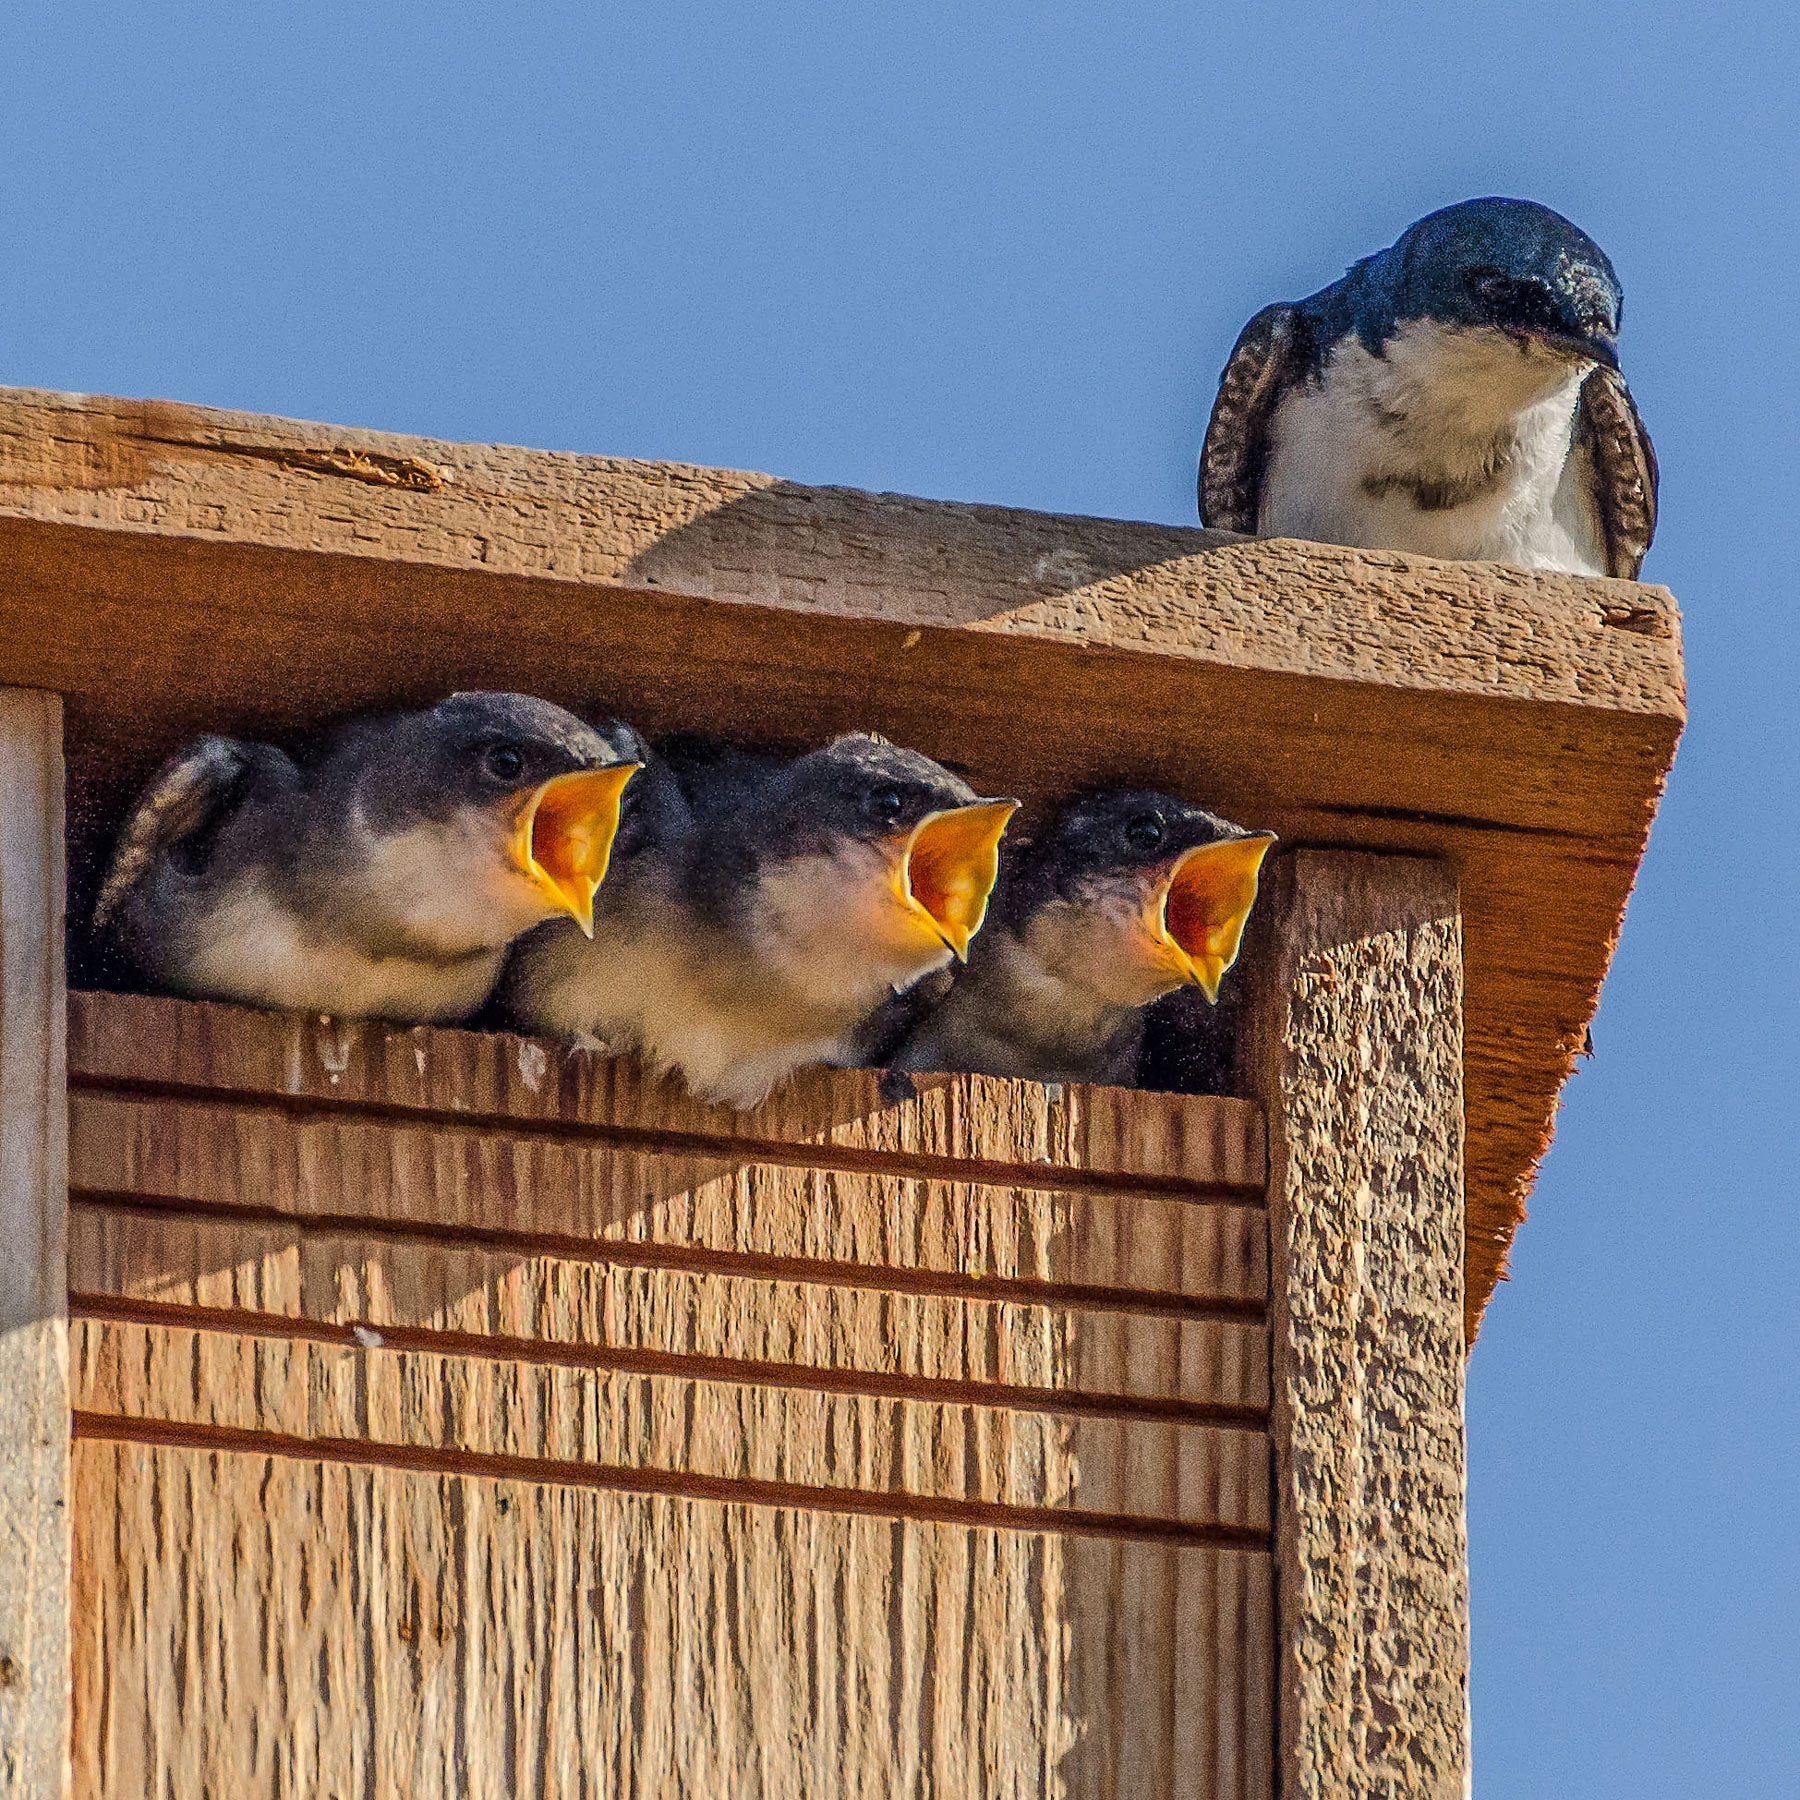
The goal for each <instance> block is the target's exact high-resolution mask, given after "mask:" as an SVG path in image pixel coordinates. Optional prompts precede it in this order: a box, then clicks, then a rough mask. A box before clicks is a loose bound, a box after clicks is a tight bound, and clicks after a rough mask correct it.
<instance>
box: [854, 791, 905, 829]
mask: <svg viewBox="0 0 1800 1800" xmlns="http://www.w3.org/2000/svg"><path fill="white" fill-rule="evenodd" d="M905 810H906V800H905V797H904V796H903V795H902V794H901V792H900V790H899V789H898V788H891V787H883V788H875V789H873V790H872V791H871V792H870V793H869V794H867V795H866V796H865V797H864V799H863V812H864V813H865V815H867V817H869V818H870V819H873V820H874V821H875V823H876V824H877V825H892V824H893V823H894V821H895V820H896V819H898V818H899V817H900V815H901V814H902V813H903V812H904V811H905Z"/></svg>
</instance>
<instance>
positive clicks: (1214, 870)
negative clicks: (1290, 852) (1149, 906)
mask: <svg viewBox="0 0 1800 1800" xmlns="http://www.w3.org/2000/svg"><path fill="white" fill-rule="evenodd" d="M1274 842H1275V839H1274V837H1273V836H1262V837H1242V838H1225V839H1223V840H1222V841H1221V842H1219V843H1216V844H1196V845H1195V846H1194V848H1193V849H1192V850H1188V851H1185V852H1183V854H1182V855H1180V856H1179V857H1177V858H1176V859H1175V861H1174V863H1173V864H1172V865H1171V866H1170V869H1169V874H1168V878H1167V881H1166V882H1165V883H1164V885H1163V886H1162V887H1161V888H1160V890H1159V891H1158V892H1157V894H1156V896H1155V899H1154V903H1153V904H1154V906H1155V916H1154V919H1153V921H1152V932H1153V935H1154V936H1155V938H1156V940H1157V942H1158V944H1159V946H1161V947H1162V948H1163V949H1164V950H1165V951H1167V952H1170V953H1172V958H1171V959H1172V960H1173V961H1174V962H1175V964H1176V965H1177V967H1178V968H1179V969H1180V971H1181V976H1182V979H1183V980H1184V981H1190V982H1192V983H1193V984H1194V985H1195V986H1196V987H1197V988H1199V989H1200V991H1201V992H1202V993H1203V994H1205V996H1206V997H1207V999H1208V1000H1209V1001H1211V1002H1213V1003H1214V1004H1217V1002H1218V998H1219V983H1220V982H1221V981H1222V980H1223V979H1224V977H1225V971H1226V970H1227V969H1229V968H1230V967H1231V965H1232V964H1233V963H1234V962H1236V961H1237V954H1238V949H1239V947H1240V946H1241V945H1242V943H1243V941H1244V926H1245V924H1246V923H1247V922H1248V920H1249V918H1250V908H1251V907H1252V906H1254V905H1255V904H1256V884H1257V879H1258V877H1259V875H1260V874H1261V872H1262V865H1263V858H1264V857H1265V856H1267V855H1268V854H1269V848H1270V846H1271V845H1272V844H1273V843H1274Z"/></svg>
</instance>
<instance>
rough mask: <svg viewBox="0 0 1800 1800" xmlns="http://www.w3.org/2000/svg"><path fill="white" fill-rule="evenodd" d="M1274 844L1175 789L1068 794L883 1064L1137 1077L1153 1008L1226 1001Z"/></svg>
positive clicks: (1055, 1076)
mask: <svg viewBox="0 0 1800 1800" xmlns="http://www.w3.org/2000/svg"><path fill="white" fill-rule="evenodd" d="M1274 841H1275V840H1274V838H1273V837H1272V836H1270V835H1268V834H1267V833H1253V832H1247V831H1244V830H1242V829H1240V828H1239V827H1238V826H1236V825H1232V824H1229V823H1227V822H1226V821H1225V820H1224V819H1221V818H1218V817H1217V816H1215V815H1214V814H1212V813H1210V812H1207V811H1205V810H1204V809H1203V808H1201V807H1198V806H1192V805H1189V804H1188V802H1186V801H1184V800H1178V799H1176V798H1175V797H1174V796H1173V795H1171V794H1159V793H1145V792H1137V791H1111V792H1105V793H1095V794H1087V795H1083V796H1081V797H1080V798H1077V799H1075V800H1073V801H1071V802H1069V803H1067V804H1066V805H1064V806H1063V807H1062V809H1061V810H1060V811H1059V812H1058V813H1057V814H1056V815H1055V817H1054V818H1053V819H1052V820H1051V821H1050V824H1049V826H1048V828H1047V829H1046V830H1044V831H1043V832H1041V833H1038V834H1034V835H1033V836H1032V837H1031V838H1029V839H1028V840H1027V841H1026V842H1024V843H1023V844H1022V845H1020V846H1019V847H1018V849H1017V851H1016V852H1015V851H1011V850H1009V853H1008V856H1007V861H1006V868H1005V870H1004V872H1003V873H1002V875H1001V878H1000V885H999V887H998V889H997V891H996V893H995V895H994V904H993V908H992V912H993V916H992V918H991V919H990V920H989V923H988V926H987V929H986V930H985V931H983V933H982V934H981V937H980V939H979V940H978V941H977V942H976V944H975V945H974V947H973V948H972V949H971V951H970V953H969V961H968V966H967V967H966V968H963V969H959V970H958V971H957V972H956V978H955V980H954V982H953V983H952V984H951V986H950V989H949V992H948V994H947V995H946V996H945V997H944V998H943V999H942V1000H941V1001H939V1002H938V1003H937V1004H936V1006H935V1007H933V1008H931V1009H930V1010H928V1011H925V1012H924V1016H923V1017H921V1018H919V1019H918V1020H917V1022H916V1023H914V1024H913V1025H912V1026H911V1028H910V1030H908V1031H907V1033H906V1035H905V1036H904V1039H903V1041H902V1042H901V1043H900V1044H899V1045H898V1047H897V1048H895V1049H894V1050H893V1051H892V1052H891V1054H890V1055H889V1056H888V1057H887V1058H886V1059H885V1060H886V1061H887V1062H888V1063H889V1065H890V1066H891V1067H894V1068H899V1069H908V1070H917V1069H968V1070H973V1071H976V1072H977V1073H981V1074H987V1075H1012V1076H1021V1077H1026V1078H1029V1079H1032V1080H1036V1081H1099V1082H1108V1083H1112V1084H1114V1085H1129V1084H1131V1083H1133V1082H1134V1081H1135V1079H1136V1074H1137V1063H1138V1051H1139V1045H1140V1041H1141V1038H1142V1035H1143V1012H1144V1008H1145V1007H1147V1006H1149V1005H1150V1004H1151V1003H1152V1002H1153V1001H1155V1000H1157V999H1159V998H1160V997H1161V996H1162V995H1164V994H1167V993H1170V992H1172V991H1173V990H1175V989H1176V988H1179V987H1183V986H1189V985H1191V986H1193V987H1196V988H1198V989H1199V990H1200V991H1201V992H1202V993H1203V994H1205V996H1206V998H1207V999H1208V1000H1209V1001H1216V1000H1217V999H1218V996H1219V983H1220V982H1221V981H1222V980H1223V979H1224V976H1225V972H1226V970H1228V969H1229V968H1230V967H1231V965H1232V963H1233V962H1234V961H1236V959H1237V953H1238V946H1239V944H1240V943H1241V942H1242V939H1243V935H1244V924H1245V921H1246V920H1247V919H1248V918H1249V916H1250V908H1251V905H1252V904H1253V903H1254V901H1255V899H1256V885H1257V878H1258V874H1259V872H1260V870H1261V868H1262V861H1263V858H1264V856H1265V855H1267V854H1268V850H1269V846H1270V845H1271V844H1273V843H1274Z"/></svg>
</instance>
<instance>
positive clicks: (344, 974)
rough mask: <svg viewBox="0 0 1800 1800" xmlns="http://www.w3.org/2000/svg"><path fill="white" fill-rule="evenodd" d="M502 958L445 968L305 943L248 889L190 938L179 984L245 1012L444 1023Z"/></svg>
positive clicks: (304, 935)
mask: <svg viewBox="0 0 1800 1800" xmlns="http://www.w3.org/2000/svg"><path fill="white" fill-rule="evenodd" d="M503 954H504V952H503V951H501V950H493V951H486V952H481V953H479V954H476V955H472V956H467V957H461V958H457V959H455V960H451V961H443V962H438V961H431V962H419V961H414V960H412V959H410V958H407V957H401V956H391V957H375V956H370V955H367V954H365V953H364V952H363V951H361V950H360V949H358V948H357V946H356V945H355V944H353V943H351V942H350V941H349V940H347V939H345V938H342V937H336V936H332V935H330V934H323V935H319V936H314V935H311V934H309V933H308V932H306V931H305V930H304V929H303V928H302V926H301V924H300V922H299V921H298V920H297V919H296V918H295V917H294V915H293V914H292V913H291V912H289V911H287V910H286V908H284V907H282V906H280V905H278V904H276V903H275V901H273V900H272V899H271V898H270V896H269V895H267V894H266V893H264V892H262V891H261V890H260V889H257V888H254V887H248V886H245V887H240V888H238V889H237V890H235V891H234V892H232V893H230V894H228V895H227V896H226V897H225V899H224V900H223V901H222V903H221V904H220V905H219V906H218V907H217V908H216V909H215V910H214V911H213V912H212V914H211V915H210V916H209V917H208V919H207V920H206V922H205V924H204V925H203V926H202V927H201V928H200V929H198V930H197V931H196V933H195V942H194V954H193V955H192V956H191V958H190V959H189V961H188V964H187V967H186V968H185V969H184V970H183V971H181V974H180V978H179V979H180V984H181V985H182V986H184V987H186V988H187V989H188V990H189V991H190V992H192V993H197V994H211V995H217V996H220V997H222V998H227V999H233V1000H241V1001H243V1002H245V1003H246V1004H248V1005H251V1006H271V1007H278V1008H281V1009H283V1010H285V1011H297V1012H321V1013H331V1014H333V1015H336V1016H339V1017H345V1018H376V1019H395V1020H399V1021H402V1022H408V1023H410V1022H414V1021H420V1022H427V1023H448V1022H451V1021H454V1020H456V1019H460V1018H464V1017H466V1016H467V1015H468V1014H469V1013H471V1012H473V1011H474V1010H475V1008H476V1007H478V1006H479V1005H480V1004H481V1003H482V1001H483V1000H484V999H486V998H487V995H488V993H489V991H490V990H491V989H492V987H493V985H494V980H495V977H496V976H497V975H498V974H499V972H500V962H501V957H502V955H503Z"/></svg>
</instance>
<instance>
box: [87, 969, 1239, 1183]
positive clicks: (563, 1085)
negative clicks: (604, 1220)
mask: <svg viewBox="0 0 1800 1800" xmlns="http://www.w3.org/2000/svg"><path fill="white" fill-rule="evenodd" d="M69 1033H70V1037H69V1058H70V1060H69V1070H70V1075H71V1078H72V1079H73V1080H75V1081H76V1082H77V1083H82V1084H108V1083H110V1084H114V1085H121V1084H128V1083H132V1082H138V1083H145V1082H149V1083H154V1084H158V1085H159V1086H160V1087H161V1088H165V1089H172V1088H179V1087H187V1088H195V1089H201V1090H204V1091H205V1092H206V1093H208V1094H215V1095H221V1096H226V1097H233V1096H241V1097H245V1098H249V1097H256V1096H277V1097H279V1096H285V1097H287V1098H290V1099H296V1100H298V1099H312V1100H317V1101H320V1102H324V1103H328V1104H329V1105H331V1106H333V1107H336V1108H339V1109H345V1116H348V1109H353V1108H356V1107H363V1108H368V1109H374V1116H377V1117H380V1118H381V1119H382V1120H384V1121H387V1122H396V1123H404V1122H405V1121H404V1120H403V1119H402V1118H400V1117H399V1115H401V1114H404V1113H407V1112H412V1113H419V1114H427V1115H430V1117H429V1119H428V1120H426V1121H424V1122H426V1123H430V1124H434V1125H435V1124H441V1123H443V1116H444V1115H456V1116H463V1117H466V1118H468V1119H469V1121H470V1125H471V1128H473V1127H474V1124H475V1122H476V1121H478V1120H494V1121H517V1122H518V1125H519V1130H520V1133H521V1134H522V1133H523V1132H524V1130H525V1129H526V1128H528V1127H535V1126H540V1125H542V1126H555V1125H562V1126H567V1127H570V1128H571V1129H570V1131H569V1132H568V1134H567V1136H566V1138H565V1139H564V1140H563V1141H570V1142H609V1143H613V1144H618V1145H631V1144H648V1145H649V1146H650V1147H652V1148H654V1149H656V1150H659V1151H669V1150H674V1149H677V1148H688V1149H691V1150H694V1151H696V1152H701V1153H704V1152H705V1151H707V1150H714V1151H715V1152H717V1151H722V1152H724V1153H725V1155H726V1156H727V1157H729V1159H730V1160H733V1161H738V1160H745V1159H754V1158H757V1157H758V1156H760V1157H762V1158H764V1159H770V1160H775V1161H783V1162H790V1163H804V1164H807V1165H809V1166H815V1167H836V1168H844V1169H855V1170H864V1169H867V1170H872V1171H875V1170H882V1169H889V1170H893V1171H895V1172H898V1171H900V1170H917V1171H920V1172H923V1173H930V1174H941V1175H944V1176H947V1177H957V1178H963V1179H971V1178H980V1177H983V1176H987V1177H998V1178H1009V1177H1010V1178H1011V1179H1013V1180H1024V1181H1026V1182H1035V1181H1039V1180H1047V1179H1048V1178H1049V1177H1048V1176H1047V1175H1046V1171H1054V1179H1055V1182H1056V1184H1057V1185H1060V1186H1071V1187H1077V1188H1078V1187H1082V1186H1085V1185H1093V1186H1097V1187H1101V1188H1120V1187H1130V1188H1135V1189H1146V1188H1151V1187H1155V1188H1157V1189H1159V1190H1161V1191H1167V1192H1173V1193H1194V1194H1206V1195H1211V1194H1212V1192H1213V1190H1219V1191H1221V1192H1228V1191H1241V1192H1242V1193H1245V1194H1249V1195H1254V1196H1257V1197H1258V1198H1260V1196H1261V1193H1262V1187H1263V1183H1264V1181H1265V1179H1266V1178H1267V1173H1268V1157H1267V1150H1266V1146H1265V1144H1264V1139H1263V1126H1262V1113H1261V1109H1260V1108H1258V1107H1257V1106H1256V1105H1254V1104H1253V1103H1251V1102H1249V1101H1243V1100H1230V1099H1215V1098H1205V1099H1200V1100H1196V1099H1195V1098H1193V1097H1192V1096H1187V1095H1172V1094H1148V1095H1138V1094H1130V1093H1125V1092H1122V1091H1120V1090H1118V1089H1113V1088H1088V1087H1064V1088H1061V1089H1052V1088H1046V1087H1045V1086H1043V1084H1041V1083H1039V1082H1034V1081H998V1080H994V1079H992V1078H990V1077H988V1076H982V1075H961V1076H944V1075H925V1076H921V1077H919V1078H918V1082H917V1086H918V1089H919V1091H918V1093H917V1095H916V1096H915V1097H913V1098H911V1099H907V1100H901V1101H890V1100H887V1099H885V1098H883V1097H882V1095H881V1093H880V1090H879V1080H878V1077H877V1076H876V1075H874V1074H873V1073H870V1072H867V1071H862V1070H846V1069H837V1070H829V1069H810V1070H805V1071H803V1072H802V1073H801V1074H800V1075H798V1076H797V1077H796V1078H795V1079H794V1080H792V1081H791V1082H788V1083H786V1084H785V1085H784V1086H783V1087H782V1088H781V1089H780V1090H779V1091H778V1092H776V1093H775V1094H774V1095H773V1096H771V1097H770V1098H769V1099H768V1100H766V1101H765V1102H763V1104H762V1105H760V1106H757V1107H754V1108H752V1109H750V1110H749V1111H747V1112H739V1111H736V1110H734V1109H732V1108H729V1107H722V1106H708V1105H706V1104H704V1103H703V1102H701V1101H697V1100H695V1099H694V1098H692V1096H690V1095H689V1094H688V1093H687V1092H686V1091H685V1090H684V1089H683V1088H682V1086H681V1085H680V1083H679V1082H676V1081H674V1080H663V1079H657V1078H655V1077H653V1076H650V1075H648V1074H646V1072H645V1071H644V1069H643V1068H642V1066H641V1065H640V1064H639V1063H637V1062H636V1061H634V1060H633V1059H631V1058H629V1057H609V1056H604V1055H597V1054H594V1053H591V1052H588V1051H584V1050H579V1049H575V1048H573V1047H571V1046H567V1045H562V1044H558V1043H556V1042H554V1041H551V1040H541V1039H533V1038H519V1037H513V1036H510V1035H508V1034H506V1033H504V1032H488V1031H454V1030H448V1029H444V1028H441V1027H439V1028H431V1029H421V1030H397V1029H395V1028H394V1027H392V1026H387V1025H383V1024H380V1023H379V1022H374V1021H354V1020H347V1021H340V1020H326V1019H313V1018H307V1017H302V1016H297V1015H292V1014H272V1013H266V1012H258V1011H255V1010H253V1009H251V1008H248V1007H238V1006H226V1005H219V1004H214V1003H206V1002H200V1003H196V1002H185V1001H171V1000H168V999H161V998H156V997H152V996H146V995H137V994H95V995H88V994H79V993H78V994H76V995H75V996H74V997H73V999H72V1001H71V1004H70V1012H69ZM582 1127H591V1128H592V1131H591V1132H588V1133H583V1131H582V1130H581V1128H582ZM652 1140H653V1141H652ZM546 1141H557V1140H556V1134H554V1133H551V1134H550V1135H549V1137H548V1138H547V1139H546Z"/></svg>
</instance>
